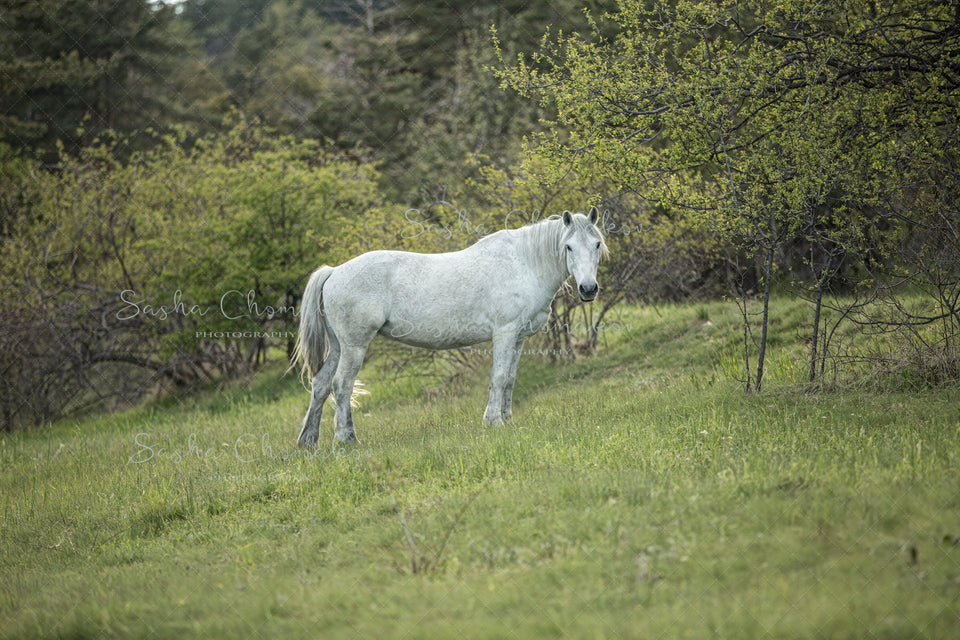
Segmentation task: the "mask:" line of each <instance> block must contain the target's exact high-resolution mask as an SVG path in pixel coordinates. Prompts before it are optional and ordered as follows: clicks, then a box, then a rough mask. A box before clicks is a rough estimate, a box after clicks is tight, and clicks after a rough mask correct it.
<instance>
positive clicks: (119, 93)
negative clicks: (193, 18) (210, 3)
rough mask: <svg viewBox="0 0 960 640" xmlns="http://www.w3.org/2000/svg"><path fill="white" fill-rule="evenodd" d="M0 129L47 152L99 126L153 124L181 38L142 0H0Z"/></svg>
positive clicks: (162, 13)
mask: <svg viewBox="0 0 960 640" xmlns="http://www.w3.org/2000/svg"><path fill="white" fill-rule="evenodd" d="M0 2H2V5H0V6H2V11H3V20H2V22H0V78H2V80H3V82H2V83H0V112H2V114H3V115H2V116H0V138H2V139H3V140H5V141H6V142H8V143H9V144H10V145H11V146H12V147H14V148H18V149H27V148H33V147H37V148H39V149H40V150H42V151H43V152H45V153H46V154H47V155H48V158H50V159H53V158H55V145H56V141H57V140H60V141H63V143H64V144H65V146H66V147H67V149H68V150H74V151H75V150H77V149H79V147H80V146H81V145H82V144H83V143H84V142H85V141H89V140H90V139H92V138H93V137H95V136H97V135H99V134H101V133H102V132H104V131H106V130H119V131H133V130H136V129H139V128H144V127H147V126H156V125H158V124H163V123H164V120H165V117H164V113H165V111H166V110H167V109H168V108H169V106H170V104H171V102H173V101H174V100H175V98H176V96H170V95H167V93H168V92H167V90H166V89H165V88H164V87H163V80H164V76H165V74H167V73H168V71H169V69H170V68H171V66H172V65H173V64H174V62H175V59H176V54H178V53H179V52H180V51H182V49H183V48H184V46H185V45H184V42H183V40H182V39H180V38H178V37H177V36H176V35H175V33H174V31H171V30H170V29H169V26H170V23H171V20H172V18H173V16H174V10H173V8H172V7H170V6H166V5H164V4H163V3H158V2H151V1H150V0H27V1H23V0H0Z"/></svg>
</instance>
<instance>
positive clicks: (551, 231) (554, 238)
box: [509, 215, 609, 268]
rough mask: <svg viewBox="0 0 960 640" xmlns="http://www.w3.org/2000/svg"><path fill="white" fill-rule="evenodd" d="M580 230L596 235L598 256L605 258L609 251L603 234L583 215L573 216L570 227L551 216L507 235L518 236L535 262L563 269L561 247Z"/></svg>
mask: <svg viewBox="0 0 960 640" xmlns="http://www.w3.org/2000/svg"><path fill="white" fill-rule="evenodd" d="M580 229H585V230H586V229H589V230H591V231H592V232H593V233H594V234H596V236H597V239H598V240H599V241H600V255H601V257H606V256H607V255H608V253H609V251H608V250H607V243H606V240H605V239H604V237H603V233H602V232H601V231H600V229H598V228H597V227H596V225H594V224H592V223H591V222H590V219H589V218H588V217H586V216H584V215H574V216H573V224H571V226H570V227H567V226H566V225H565V224H563V218H562V217H561V216H558V215H553V216H550V217H548V218H544V219H543V220H541V221H539V222H535V223H533V224H529V225H527V226H525V227H520V228H519V229H513V230H511V231H510V232H509V233H511V234H518V236H519V237H520V238H521V240H522V241H523V243H524V249H525V250H526V252H527V254H528V255H530V256H533V257H534V259H535V261H537V262H539V263H542V264H544V265H545V266H546V265H549V266H551V267H553V266H556V265H559V266H560V267H561V268H563V265H564V252H563V247H564V244H565V243H566V239H567V236H568V235H570V234H571V233H573V232H574V231H577V230H580Z"/></svg>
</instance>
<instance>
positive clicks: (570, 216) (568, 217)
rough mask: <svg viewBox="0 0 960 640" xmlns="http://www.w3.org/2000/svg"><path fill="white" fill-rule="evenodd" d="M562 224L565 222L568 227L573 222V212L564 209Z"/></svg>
mask: <svg viewBox="0 0 960 640" xmlns="http://www.w3.org/2000/svg"><path fill="white" fill-rule="evenodd" d="M563 224H565V225H566V226H568V227H569V226H570V225H571V224H573V214H572V213H570V212H569V211H564V212H563Z"/></svg>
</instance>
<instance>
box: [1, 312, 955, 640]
mask: <svg viewBox="0 0 960 640" xmlns="http://www.w3.org/2000/svg"><path fill="white" fill-rule="evenodd" d="M790 313H796V311H795V310H793V309H790V310H789V313H788V314H787V315H785V316H781V317H779V318H778V319H777V321H778V322H780V323H782V324H781V325H780V326H784V325H788V324H789V323H790V322H791V320H790V317H791V316H790ZM618 320H619V321H620V322H622V323H624V324H627V323H629V324H630V325H631V326H630V329H629V330H623V331H620V332H613V331H610V332H608V333H607V334H606V335H604V336H603V337H602V339H601V343H600V353H599V354H598V355H597V356H595V357H593V358H584V359H580V360H578V361H577V362H575V363H572V364H566V365H560V364H549V363H548V361H547V359H545V358H536V357H530V358H527V359H525V360H523V361H521V366H520V376H519V379H518V383H517V389H516V393H515V398H516V400H515V419H514V421H513V422H512V423H511V424H508V425H506V426H503V427H498V428H493V429H490V428H486V427H483V426H482V425H481V421H480V414H481V412H482V407H483V405H484V401H485V392H486V388H485V387H486V380H485V375H484V369H485V365H484V364H478V365H477V366H476V367H475V368H473V369H471V370H470V371H469V372H468V373H467V374H466V375H465V376H462V377H461V378H460V379H458V381H456V382H455V383H453V384H452V386H450V387H449V388H448V389H447V390H446V391H445V392H444V393H440V394H430V395H419V396H416V395H414V396H411V395H409V394H410V390H409V388H408V386H409V384H410V383H409V380H407V379H403V378H396V377H391V376H388V375H383V374H382V372H380V371H378V370H377V366H378V365H377V363H376V362H373V363H371V365H370V366H369V367H368V368H367V370H366V371H365V372H363V373H362V374H361V377H362V378H364V380H365V382H366V383H367V388H368V390H369V391H370V392H371V393H370V395H369V396H364V397H362V398H360V399H359V401H360V407H359V409H358V410H357V414H356V423H357V429H358V435H359V437H360V439H361V444H359V445H357V446H355V447H352V448H348V449H341V448H331V447H330V445H329V444H326V445H325V446H324V447H322V448H321V450H319V451H318V452H317V453H316V454H310V455H307V454H305V453H304V452H301V451H298V450H296V449H294V444H295V438H296V433H297V431H298V425H299V422H300V419H301V418H302V414H303V411H304V410H305V405H306V401H307V399H308V397H307V393H306V392H305V391H304V390H303V389H302V387H301V386H300V385H299V382H298V381H296V380H295V379H294V378H293V377H292V376H291V377H289V378H280V377H279V369H278V370H276V371H268V372H266V373H265V374H264V375H263V376H261V377H258V378H256V379H254V380H252V381H251V382H250V384H248V385H244V386H238V387H236V388H231V389H228V390H225V391H223V392H220V393H211V394H206V395H201V396H197V397H192V398H184V399H180V400H179V401H174V400H168V401H167V402H165V403H160V404H155V405H153V406H150V407H144V408H141V409H138V410H135V411H130V412H126V413H123V414H116V415H113V416H107V417H102V418H97V419H91V420H87V421H84V422H78V423H76V424H72V425H58V426H56V427H53V428H51V429H50V430H48V431H46V432H43V433H40V432H36V433H21V434H13V435H8V436H5V437H4V438H3V439H0V464H2V468H3V469H4V473H3V475H2V478H0V522H2V524H0V528H2V535H0V552H2V553H0V566H2V576H3V579H4V584H5V587H6V588H5V589H4V590H2V592H0V593H2V596H0V620H2V623H0V636H2V637H10V638H24V637H27V638H29V637H50V636H55V637H76V638H85V637H161V638H163V637H171V638H172V637H198V636H199V637H238V636H240V637H248V636H266V637H317V636H320V637H332V638H336V637H370V636H375V635H380V636H383V637H396V638H402V637H451V636H465V637H480V638H482V637H491V638H492V637H512V636H516V637H544V636H545V637H558V636H563V637H618V636H619V637H670V638H683V637H690V638H700V637H709V636H720V637H738V638H740V637H756V636H788V637H831V638H844V637H849V638H861V637H887V638H897V637H929V638H947V637H954V636H956V635H957V634H958V633H960V622H958V621H960V544H958V541H960V498H958V496H960V493H958V485H957V476H956V470H957V469H958V468H960V460H958V456H960V409H958V407H960V392H958V391H957V390H956V389H950V388H939V389H934V390H930V391H927V392H925V393H923V394H916V393H911V392H908V391H903V390H899V391H897V390H894V391H890V390H886V391H885V392H877V391H876V390H871V389H869V388H860V389H857V388H849V387H848V388H845V389H841V390H836V389H835V390H830V391H828V390H822V389H821V390H810V389H809V388H808V387H807V386H805V385H803V384H801V381H802V379H803V378H802V369H803V367H800V371H799V373H798V370H797V368H796V366H795V365H794V362H795V359H794V358H792V357H791V356H790V354H792V353H795V352H796V353H801V352H802V351H803V345H802V344H801V343H799V342H798V341H796V340H793V339H791V338H789V335H790V334H789V333H785V334H784V335H786V336H787V337H784V338H783V339H782V342H781V343H780V344H779V345H778V346H777V347H776V348H775V350H774V352H773V353H777V352H779V353H780V354H781V355H779V356H777V357H774V358H773V362H772V366H771V369H770V371H769V376H770V377H769V378H768V379H767V384H766V385H765V388H766V391H765V392H764V393H762V394H759V395H744V394H743V393H742V391H741V390H740V385H739V383H737V382H736V381H735V380H733V379H731V376H732V375H735V374H736V370H737V368H736V363H735V360H732V359H733V358H736V353H737V350H738V349H739V345H738V344H737V341H738V339H739V338H740V337H741V335H740V334H738V331H737V322H738V317H737V315H736V310H735V309H732V310H731V309H729V308H728V307H727V306H725V305H720V304H717V305H701V306H700V307H696V308H694V307H679V308H661V309H649V308H646V309H626V310H624V311H622V312H621V314H620V316H619V317H618ZM331 440H332V428H331V425H330V423H329V412H328V416H327V417H326V418H325V422H324V426H323V431H322V442H325V443H329V442H330V441H331ZM400 516H402V518H401V517H400Z"/></svg>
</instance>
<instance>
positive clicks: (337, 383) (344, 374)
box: [333, 343, 369, 442]
mask: <svg viewBox="0 0 960 640" xmlns="http://www.w3.org/2000/svg"><path fill="white" fill-rule="evenodd" d="M368 344H369V343H368ZM366 352H367V345H363V346H361V347H357V346H351V347H348V346H344V347H343V350H342V351H341V353H340V365H339V366H338V367H337V375H336V377H335V378H334V380H333V395H334V397H335V398H336V401H337V420H336V422H337V427H336V431H335V432H334V435H333V437H334V439H335V440H337V441H338V442H355V441H356V440H357V434H356V432H355V431H354V429H353V411H352V410H351V408H350V398H351V396H352V395H353V385H354V383H355V382H356V380H357V374H358V373H360V367H361V366H362V365H363V356H364V354H365V353H366Z"/></svg>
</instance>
